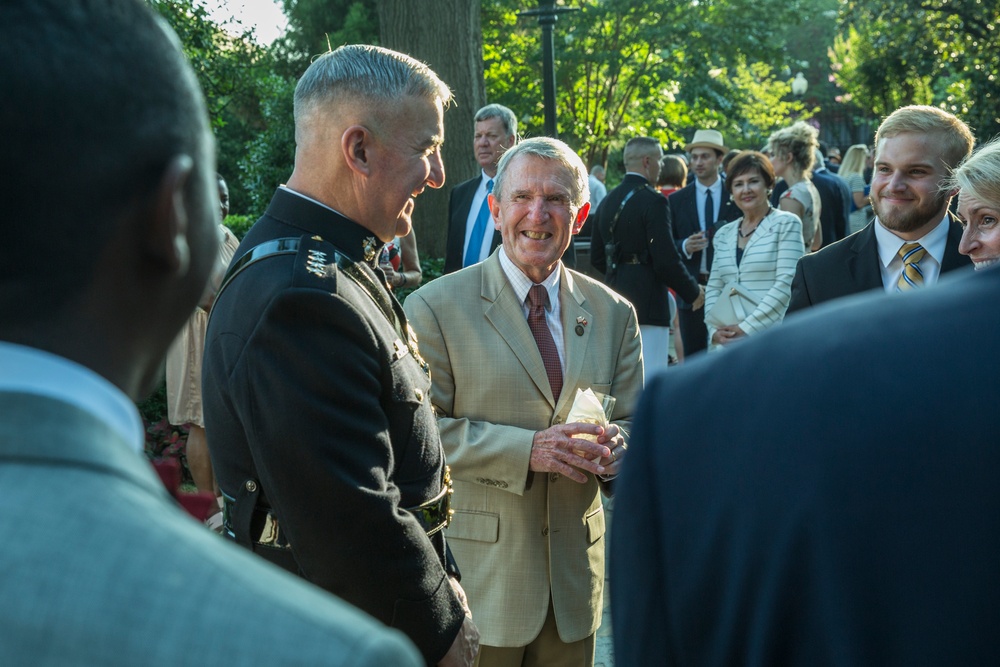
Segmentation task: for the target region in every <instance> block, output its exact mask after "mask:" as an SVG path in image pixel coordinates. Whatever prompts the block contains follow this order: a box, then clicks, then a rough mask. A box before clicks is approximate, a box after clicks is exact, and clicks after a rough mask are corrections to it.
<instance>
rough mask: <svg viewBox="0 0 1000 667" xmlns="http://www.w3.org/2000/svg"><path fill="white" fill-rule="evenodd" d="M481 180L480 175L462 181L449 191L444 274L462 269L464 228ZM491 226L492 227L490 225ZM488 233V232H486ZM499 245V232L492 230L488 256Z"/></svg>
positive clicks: (481, 176)
mask: <svg viewBox="0 0 1000 667" xmlns="http://www.w3.org/2000/svg"><path fill="white" fill-rule="evenodd" d="M482 180H483V175H482V173H480V174H479V175H478V176H476V177H475V178H470V179H469V180H467V181H463V182H461V183H459V184H458V185H456V186H455V187H453V188H452V189H451V194H450V195H449V196H448V242H447V244H446V246H445V253H444V273H452V272H454V271H458V270H459V269H460V268H462V260H463V259H465V258H464V257H463V250H464V249H465V228H466V225H467V224H468V222H469V210H470V209H471V208H472V199H473V197H475V196H476V190H478V189H479V184H480V183H481V182H482ZM491 226H492V225H491ZM486 231H487V233H489V230H488V229H487V230H486ZM498 245H500V232H499V231H497V230H493V241H492V242H491V243H490V254H493V251H494V250H496V249H497V246H498Z"/></svg>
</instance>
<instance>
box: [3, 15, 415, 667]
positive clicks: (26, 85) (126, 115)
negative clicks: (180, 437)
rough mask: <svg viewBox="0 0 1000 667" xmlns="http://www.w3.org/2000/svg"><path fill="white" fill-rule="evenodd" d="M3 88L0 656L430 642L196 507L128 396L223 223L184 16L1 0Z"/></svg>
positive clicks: (247, 658)
mask: <svg viewBox="0 0 1000 667" xmlns="http://www.w3.org/2000/svg"><path fill="white" fill-rule="evenodd" d="M139 82H155V85H152V86H147V87H146V89H145V90H143V91H142V92H141V93H137V92H136V84H137V83H139ZM0 90H2V91H3V92H4V95H5V96H9V102H8V103H5V104H3V105H0V127H2V128H3V134H4V140H3V141H2V142H0V160H2V161H3V163H4V164H6V165H10V168H9V169H7V170H6V171H5V173H4V178H3V181H2V185H0V189H2V199H3V202H4V213H5V215H6V216H7V218H6V220H5V222H4V236H5V243H4V244H3V245H2V246H0V313H3V315H2V316H0V534H2V535H4V536H5V539H4V545H3V548H0V573H2V576H0V600H2V601H3V604H2V605H0V647H2V652H3V657H2V662H3V663H4V664H8V665H106V666H111V667H119V666H125V665H153V666H164V667H165V666H168V665H180V664H207V665H223V664H232V665H247V664H278V665H338V666H341V667H343V666H346V665H352V666H353V665H366V666H368V667H380V666H382V665H398V664H405V665H410V666H415V665H417V664H421V663H418V660H419V656H418V654H417V653H416V650H415V649H414V648H413V646H412V645H411V644H410V642H409V641H407V640H406V639H405V638H404V637H403V636H402V634H401V633H399V632H396V631H390V630H387V629H386V628H385V627H384V626H382V625H381V624H378V623H377V622H375V621H374V620H372V619H371V618H370V617H368V616H367V615H366V614H362V613H361V612H359V611H358V610H357V609H354V608H353V607H351V606H349V605H347V604H345V603H344V602H343V601H341V600H337V599H335V598H334V597H332V596H330V595H328V594H326V593H324V592H323V591H320V590H319V589H317V588H315V587H314V586H310V585H308V584H307V583H305V582H303V581H302V580H300V579H297V578H295V577H292V576H291V575H289V574H287V573H285V572H282V571H281V570H279V569H278V568H275V567H273V566H271V565H268V564H267V563H265V562H264V561H262V560H260V559H259V558H256V557H254V556H252V555H250V554H249V553H247V552H246V551H244V550H242V549H238V548H237V547H235V546H234V545H232V544H228V543H226V542H224V541H222V540H220V539H219V538H218V536H216V535H214V534H212V533H210V532H209V531H208V530H206V529H205V528H204V527H203V526H201V525H200V524H198V523H197V522H195V521H193V520H192V519H191V517H190V516H189V515H187V514H185V513H184V512H183V511H182V510H181V509H180V507H179V506H178V505H177V503H176V501H174V499H173V498H172V497H171V496H170V495H169V494H168V493H167V490H166V489H165V488H164V486H163V484H162V482H161V481H160V479H159V478H158V477H157V475H156V474H155V473H154V472H153V469H152V467H151V466H150V465H149V462H148V461H147V460H146V458H145V456H144V455H143V453H142V448H143V435H144V433H143V428H142V419H141V418H140V416H139V413H138V411H137V410H136V407H135V404H134V403H133V400H137V399H139V398H141V397H143V396H145V395H146V394H148V393H149V392H150V391H151V390H152V389H153V388H154V386H155V385H156V384H157V382H158V379H159V378H161V377H162V370H161V368H162V362H163V358H164V356H165V355H166V351H167V347H168V346H169V345H170V343H171V342H172V340H173V339H174V336H175V335H176V334H177V332H178V331H179V330H180V328H181V325H182V324H183V323H184V322H185V321H186V320H187V319H188V317H189V316H190V315H191V312H192V311H193V310H194V307H195V306H196V305H197V304H198V303H199V301H200V300H201V298H202V296H203V294H204V290H205V286H206V282H207V279H208V277H209V275H210V273H211V271H212V269H213V268H214V265H215V260H216V257H217V248H218V244H219V238H218V233H219V232H218V221H219V191H218V189H217V186H216V176H215V145H214V142H213V140H212V133H211V129H210V125H209V119H208V114H207V113H206V109H205V102H204V99H203V98H202V95H201V92H200V91H199V90H198V83H197V80H196V79H195V76H194V72H193V71H192V70H191V67H190V65H189V64H188V63H187V62H186V61H185V59H184V56H183V54H182V53H181V49H180V42H179V41H178V39H177V36H176V35H175V34H174V33H173V31H172V30H170V28H169V27H168V26H167V24H166V22H164V21H163V20H162V19H161V18H160V17H159V16H157V15H156V14H155V13H154V12H153V11H152V10H151V9H150V7H149V4H148V3H146V2H140V1H139V0H4V2H3V3H0ZM14 165H16V167H15V166H14ZM55 193H58V194H55Z"/></svg>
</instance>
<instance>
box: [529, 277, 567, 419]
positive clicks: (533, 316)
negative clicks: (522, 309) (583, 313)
mask: <svg viewBox="0 0 1000 667" xmlns="http://www.w3.org/2000/svg"><path fill="white" fill-rule="evenodd" d="M548 303H549V293H548V292H546V291H545V288H544V287H542V286H541V285H532V286H531V289H530V290H528V306H530V308H529V310H528V327H529V328H530V329H531V335H532V336H534V337H535V344H536V345H538V351H539V352H540V353H541V355H542V363H544V364H545V374H546V375H548V376H549V387H550V388H551V389H552V398H553V399H555V400H557V401H558V400H559V393H560V392H561V391H562V383H563V377H562V366H560V365H559V352H558V351H557V350H556V342H555V340H553V338H552V332H551V331H549V324H548V322H546V321H545V307H546V306H547V305H548Z"/></svg>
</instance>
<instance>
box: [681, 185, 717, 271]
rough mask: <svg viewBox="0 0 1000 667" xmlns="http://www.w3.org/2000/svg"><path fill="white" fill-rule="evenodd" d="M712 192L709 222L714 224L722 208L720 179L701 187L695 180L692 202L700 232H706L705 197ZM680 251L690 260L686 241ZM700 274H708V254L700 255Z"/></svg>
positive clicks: (703, 252)
mask: <svg viewBox="0 0 1000 667" xmlns="http://www.w3.org/2000/svg"><path fill="white" fill-rule="evenodd" d="M709 190H711V191H712V207H713V208H714V211H713V212H712V220H711V222H712V223H713V224H714V223H715V221H716V220H718V219H719V207H720V206H722V177H721V176H720V177H718V178H716V179H715V183H712V184H711V185H707V186H706V185H702V183H701V181H699V180H695V182H694V200H695V205H696V207H697V209H698V224H699V225H700V226H701V231H703V232H704V231H707V230H708V225H707V224H706V223H705V197H707V196H708V191H709ZM681 245H682V248H681V249H682V250H683V251H684V254H685V255H686V256H687V258H688V259H691V255H692V254H693V253H690V252H688V249H687V240H686V239H685V242H684V243H682V244H681ZM698 270H699V271H700V272H701V273H708V253H707V252H705V251H702V253H701V266H699V267H698ZM696 277H697V276H696Z"/></svg>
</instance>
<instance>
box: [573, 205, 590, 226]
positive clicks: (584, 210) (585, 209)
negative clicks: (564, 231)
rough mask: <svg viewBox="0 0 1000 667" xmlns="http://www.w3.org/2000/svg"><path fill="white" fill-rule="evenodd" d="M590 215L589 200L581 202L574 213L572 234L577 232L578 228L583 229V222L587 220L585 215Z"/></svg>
mask: <svg viewBox="0 0 1000 667" xmlns="http://www.w3.org/2000/svg"><path fill="white" fill-rule="evenodd" d="M588 215H590V202H589V201H585V202H583V206H581V207H580V210H579V211H577V213H576V220H574V221H573V229H572V233H573V234H579V233H580V230H581V229H583V223H585V222H587V216H588Z"/></svg>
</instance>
